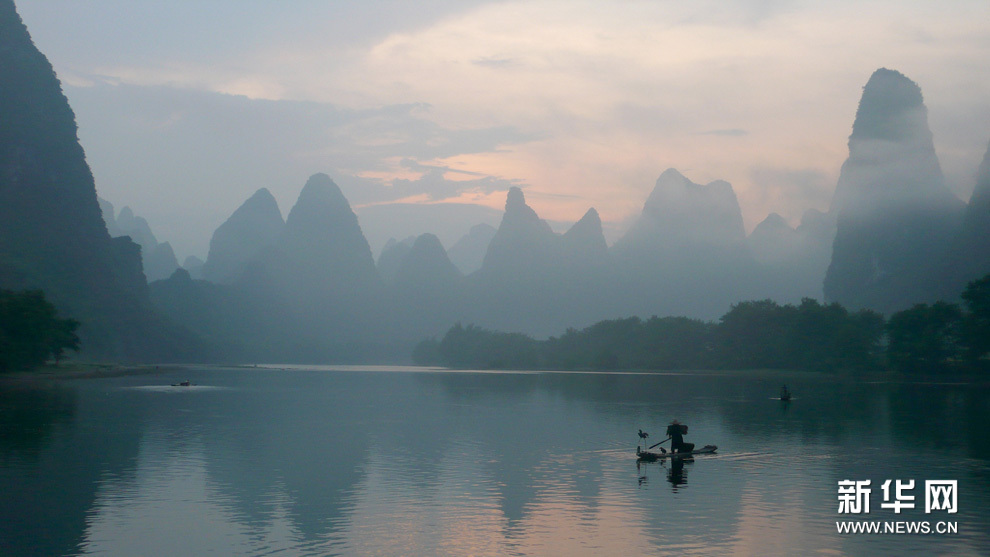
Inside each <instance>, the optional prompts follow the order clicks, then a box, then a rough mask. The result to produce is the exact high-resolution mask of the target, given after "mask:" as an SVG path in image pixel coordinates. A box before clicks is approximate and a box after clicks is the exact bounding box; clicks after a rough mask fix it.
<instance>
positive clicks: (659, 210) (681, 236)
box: [615, 168, 746, 255]
mask: <svg viewBox="0 0 990 557" xmlns="http://www.w3.org/2000/svg"><path fill="white" fill-rule="evenodd" d="M745 238H746V230H745V228H744V227H743V218H742V209H740V207H739V201H738V199H736V194H735V192H734V191H733V190H732V186H731V185H730V184H729V183H728V182H726V181H724V180H716V181H714V182H711V183H710V184H707V185H700V184H695V183H694V182H692V181H690V180H688V179H687V178H686V177H685V176H684V175H683V174H681V173H680V172H678V171H677V170H675V169H673V168H670V169H667V170H666V171H664V172H663V174H661V175H660V177H659V178H658V179H657V182H656V186H655V187H654V188H653V191H652V192H651V193H650V196H649V198H647V200H646V203H645V204H644V205H643V212H642V214H641V215H640V217H639V219H637V220H636V222H635V223H634V224H633V226H632V227H631V228H630V229H629V231H628V232H627V233H626V234H625V236H623V237H622V238H621V239H620V240H619V241H618V242H616V244H615V251H616V253H624V252H629V251H631V252H643V253H648V252H652V253H654V254H656V255H660V254H669V253H674V252H679V251H683V249H684V248H685V247H688V248H690V246H695V245H697V246H718V247H728V246H738V245H739V244H741V243H742V242H743V241H744V240H745Z"/></svg>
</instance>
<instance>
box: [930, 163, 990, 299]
mask: <svg viewBox="0 0 990 557" xmlns="http://www.w3.org/2000/svg"><path fill="white" fill-rule="evenodd" d="M987 273H990V147H988V148H987V152H986V154H985V155H984V156H983V162H981V163H980V167H979V169H978V170H977V173H976V187H975V188H974V189H973V195H972V196H971V197H970V199H969V204H968V205H967V206H966V209H965V212H964V215H963V223H962V228H961V230H960V231H959V235H958V237H957V238H956V239H954V240H953V242H952V245H951V248H950V250H949V253H948V254H947V256H946V258H945V260H944V262H943V263H942V265H941V269H940V271H939V272H938V273H933V274H932V275H931V278H932V279H933V280H932V282H931V283H930V284H929V287H930V288H931V289H932V290H933V291H934V292H937V293H938V294H939V296H940V297H941V298H942V299H945V300H956V299H957V298H958V297H959V294H960V293H961V292H962V290H963V288H964V287H965V286H966V284H967V283H969V282H970V281H972V280H976V279H977V278H979V277H982V276H984V275H986V274H987Z"/></svg>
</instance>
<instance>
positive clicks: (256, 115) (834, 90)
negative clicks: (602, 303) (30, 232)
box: [16, 0, 990, 261]
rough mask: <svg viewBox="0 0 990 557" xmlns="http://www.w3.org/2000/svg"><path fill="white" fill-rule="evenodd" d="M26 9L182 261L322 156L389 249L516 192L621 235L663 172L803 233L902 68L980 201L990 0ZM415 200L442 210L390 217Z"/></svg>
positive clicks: (947, 166)
mask: <svg viewBox="0 0 990 557" xmlns="http://www.w3.org/2000/svg"><path fill="white" fill-rule="evenodd" d="M16 3H17V7H18V11H19V13H20V14H21V17H22V18H23V20H24V22H25V24H26V25H27V27H28V31H29V32H30V33H31V35H32V37H33V39H34V42H35V44H36V45H37V46H38V48H39V49H40V50H41V51H42V52H43V53H44V54H45V55H46V56H47V57H48V59H49V60H50V61H51V63H52V65H53V66H54V68H55V71H56V73H57V74H58V77H59V78H60V79H61V81H62V86H63V90H64V92H65V94H66V97H67V98H68V99H69V103H70V105H71V106H72V108H73V110H74V111H75V112H76V117H77V122H78V125H79V138H80V141H81V143H82V145H83V148H84V149H85V151H86V155H87V160H88V162H89V164H90V166H91V168H92V169H93V173H94V177H95V179H96V187H97V192H98V194H99V195H100V196H102V197H104V198H105V199H107V200H109V201H110V202H111V203H113V204H114V205H115V206H116V208H117V209H118V210H119V209H120V208H122V207H124V206H129V207H131V208H132V210H133V211H134V212H135V213H136V214H137V215H140V216H143V217H145V218H146V219H147V220H148V221H149V223H150V224H151V227H152V229H153V230H154V231H155V234H156V235H157V236H158V238H159V240H160V241H166V240H167V241H169V242H170V243H171V244H172V246H173V248H174V249H175V251H176V254H177V255H178V256H179V259H180V261H181V260H182V259H183V258H184V257H185V256H187V255H196V256H198V257H200V258H205V256H206V254H207V249H208V245H209V238H210V235H211V234H212V232H213V230H215V229H216V227H217V226H219V225H220V224H221V223H222V222H223V221H224V220H226V218H227V217H228V216H230V214H231V213H232V212H233V211H234V210H235V209H236V208H237V207H238V206H239V205H240V204H241V203H242V202H243V201H245V200H246V199H247V198H248V197H250V196H251V194H253V193H254V192H255V191H256V190H257V189H259V188H262V187H266V188H268V189H269V190H270V191H271V192H272V193H273V195H274V196H275V198H276V199H277V200H278V202H279V206H280V207H281V209H282V212H283V215H287V214H288V212H289V210H290V208H291V207H292V204H293V203H294V202H295V199H296V197H297V196H298V194H299V191H300V190H301V188H302V186H303V184H305V181H306V179H307V178H308V177H309V176H310V175H312V174H315V173H317V172H324V173H327V174H329V175H330V176H331V177H332V178H334V180H335V181H336V182H337V183H338V184H339V185H340V186H341V188H342V190H343V191H344V194H345V196H347V198H348V200H349V201H350V202H351V204H352V206H353V207H354V208H355V211H356V212H357V213H358V215H359V217H360V218H361V223H362V227H363V228H364V229H365V234H366V236H368V237H369V239H370V240H371V243H372V248H373V250H374V251H375V254H376V256H377V253H378V249H380V247H381V244H382V243H383V242H384V241H385V240H387V239H388V237H390V236H394V237H397V238H399V239H401V238H404V237H406V236H409V235H417V234H420V233H423V232H433V233H436V234H438V236H440V239H441V241H442V242H443V243H444V245H445V246H446V247H448V248H449V247H450V245H451V244H452V243H453V242H454V241H456V239H457V238H458V237H459V236H460V235H463V234H465V233H467V231H468V228H470V225H469V221H471V220H472V219H478V220H485V221H487V222H488V223H489V224H494V225H497V224H498V218H499V211H500V210H501V209H502V207H503V206H504V203H505V194H506V191H507V189H508V188H509V187H512V186H518V187H521V188H522V189H523V191H524V192H525V194H526V200H527V202H528V203H529V205H530V206H532V207H533V208H534V209H535V210H536V211H537V213H538V214H539V215H540V216H541V217H543V218H545V219H547V220H548V221H550V222H551V224H552V225H553V226H554V228H555V229H556V230H558V231H564V230H566V227H567V226H569V224H570V223H573V222H575V221H577V220H578V219H580V218H581V216H582V215H583V214H584V213H585V212H586V211H587V210H588V208H590V207H594V208H596V209H597V210H598V212H599V214H600V215H601V217H602V220H603V221H604V224H605V228H606V234H607V236H608V238H609V240H610V241H614V240H615V239H617V237H618V235H620V234H621V232H622V231H623V230H624V229H625V228H626V227H628V226H629V224H630V223H631V222H632V220H633V219H634V218H635V217H636V216H637V215H638V214H639V212H640V211H641V210H642V206H643V203H644V202H645V200H646V198H647V196H648V195H649V193H650V191H651V190H652V189H653V186H654V183H655V181H656V179H657V177H659V175H660V174H661V173H662V172H663V171H664V170H666V169H667V168H676V169H678V170H679V171H680V172H682V173H683V174H684V175H685V176H687V177H688V178H689V179H691V180H692V181H694V182H696V183H701V184H705V183H708V182H711V181H714V180H720V179H721V180H726V181H728V182H730V183H731V184H732V186H733V188H734V190H735V192H736V195H737V197H738V198H739V203H740V205H741V207H742V211H743V217H744V221H745V225H746V228H747V230H748V231H751V230H752V229H753V228H754V227H755V226H756V225H757V224H758V223H759V222H760V221H762V220H763V219H764V218H765V217H766V216H767V215H768V214H769V213H771V212H776V213H778V214H780V215H782V216H783V217H784V218H785V219H787V220H788V221H789V222H790V223H791V224H792V225H797V224H798V223H799V221H800V218H801V215H802V214H803V213H804V212H805V211H806V210H808V209H812V208H813V209H818V210H822V211H826V210H828V208H829V204H830V202H831V198H832V194H833V192H834V190H835V185H836V181H837V179H838V175H839V170H840V167H841V165H842V162H843V161H844V160H845V158H846V156H847V155H848V148H847V140H848V137H849V134H850V133H851V131H852V124H853V119H854V117H855V113H856V107H857V105H858V102H859V96H860V94H861V92H862V87H863V85H865V84H866V81H867V80H868V79H869V77H870V75H871V74H872V73H873V71H875V70H876V69H878V68H881V67H886V68H890V69H895V70H898V71H900V72H902V73H903V74H905V75H906V76H907V77H909V78H910V79H912V80H914V81H915V82H916V83H918V85H919V86H920V87H921V89H922V92H923V93H924V96H925V103H926V105H927V107H928V111H929V124H930V126H931V128H932V132H933V134H934V141H935V147H936V151H937V153H938V156H939V158H940V161H941V165H942V169H943V172H944V173H945V175H946V180H947V183H948V185H949V187H950V188H951V189H952V190H953V192H955V193H956V195H958V196H959V197H960V198H962V199H963V200H968V199H969V196H970V194H971V192H972V189H973V185H974V175H975V172H976V168H977V166H978V164H979V162H980V160H981V159H982V157H983V155H984V153H985V152H986V150H987V146H988V141H990V2H986V0H942V1H940V2H937V3H936V2H930V1H910V0H899V1H893V0H891V1H870V0H856V1H847V0H833V1H832V2H812V1H788V0H763V1H757V0H744V1H714V0H713V1H705V0H701V1H692V2H684V1H679V2H674V1H665V0H652V1H647V0H615V1H594V2H585V1H581V0H566V1H553V0H531V1H524V2H515V1H483V0H420V1H418V2H406V1H398V0H363V1H354V2H351V1H343V0H323V1H318V0H293V1H291V2H271V1H263V0H200V1H196V2H194V1H191V0H189V1H184V0H180V1H174V2H135V1H133V0H35V1H26V0H20V1H17V2H16ZM396 202H401V203H406V204H420V205H422V204H430V205H434V207H431V208H430V209H431V210H430V211H425V212H422V214H421V215H420V216H419V217H416V216H415V214H416V211H415V210H414V209H417V208H416V207H412V208H411V209H410V208H408V207H407V208H406V209H409V210H404V211H398V212H395V211H392V212H389V211H381V210H378V212H377V213H376V208H377V209H380V208H381V206H382V205H383V204H391V203H396ZM464 204H470V206H465V205H464ZM375 215H389V216H388V217H387V218H382V217H376V216H375ZM396 215H398V216H396ZM402 215H407V216H408V218H406V217H403V216H402ZM409 215H411V216H409Z"/></svg>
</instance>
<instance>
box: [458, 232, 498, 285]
mask: <svg viewBox="0 0 990 557" xmlns="http://www.w3.org/2000/svg"><path fill="white" fill-rule="evenodd" d="M496 232H498V229H496V228H495V227H494V226H491V225H490V224H476V225H474V226H472V227H471V230H469V231H468V233H467V234H465V235H464V236H462V237H461V238H460V239H459V240H457V242H455V243H454V245H452V246H450V249H448V250H447V256H448V257H450V261H451V263H453V264H454V265H456V266H457V268H458V269H460V270H461V272H462V273H464V274H465V275H469V274H471V273H473V272H475V271H477V270H478V269H480V268H481V265H482V263H484V261H485V253H487V252H488V246H489V245H490V244H491V243H492V238H494V237H495V233H496Z"/></svg>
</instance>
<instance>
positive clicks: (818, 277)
mask: <svg viewBox="0 0 990 557" xmlns="http://www.w3.org/2000/svg"><path fill="white" fill-rule="evenodd" d="M834 236H835V225H834V224H833V222H832V219H831V218H830V217H829V216H828V215H826V214H824V213H822V212H820V211H817V210H815V209H809V210H807V211H805V213H804V216H803V217H802V218H801V223H800V224H799V225H798V227H797V228H792V227H791V226H790V224H788V223H787V221H785V220H784V219H783V217H781V216H780V215H778V214H776V213H771V214H770V215H768V216H767V218H766V219H764V220H763V221H762V222H761V223H760V224H758V225H757V226H756V228H754V229H753V232H752V233H750V235H749V236H748V237H747V238H746V245H747V247H748V248H749V250H750V253H752V254H753V258H754V259H755V260H756V262H757V263H759V265H760V273H761V275H762V276H763V278H762V279H761V283H762V285H763V286H764V287H765V288H766V291H765V294H763V296H765V297H769V298H772V299H774V300H777V301H778V302H782V303H797V302H800V301H801V299H802V298H814V299H821V298H822V281H823V280H824V278H825V272H826V270H827V269H828V265H829V262H830V260H831V257H832V239H833V238H834ZM763 296H759V297H763Z"/></svg>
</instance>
